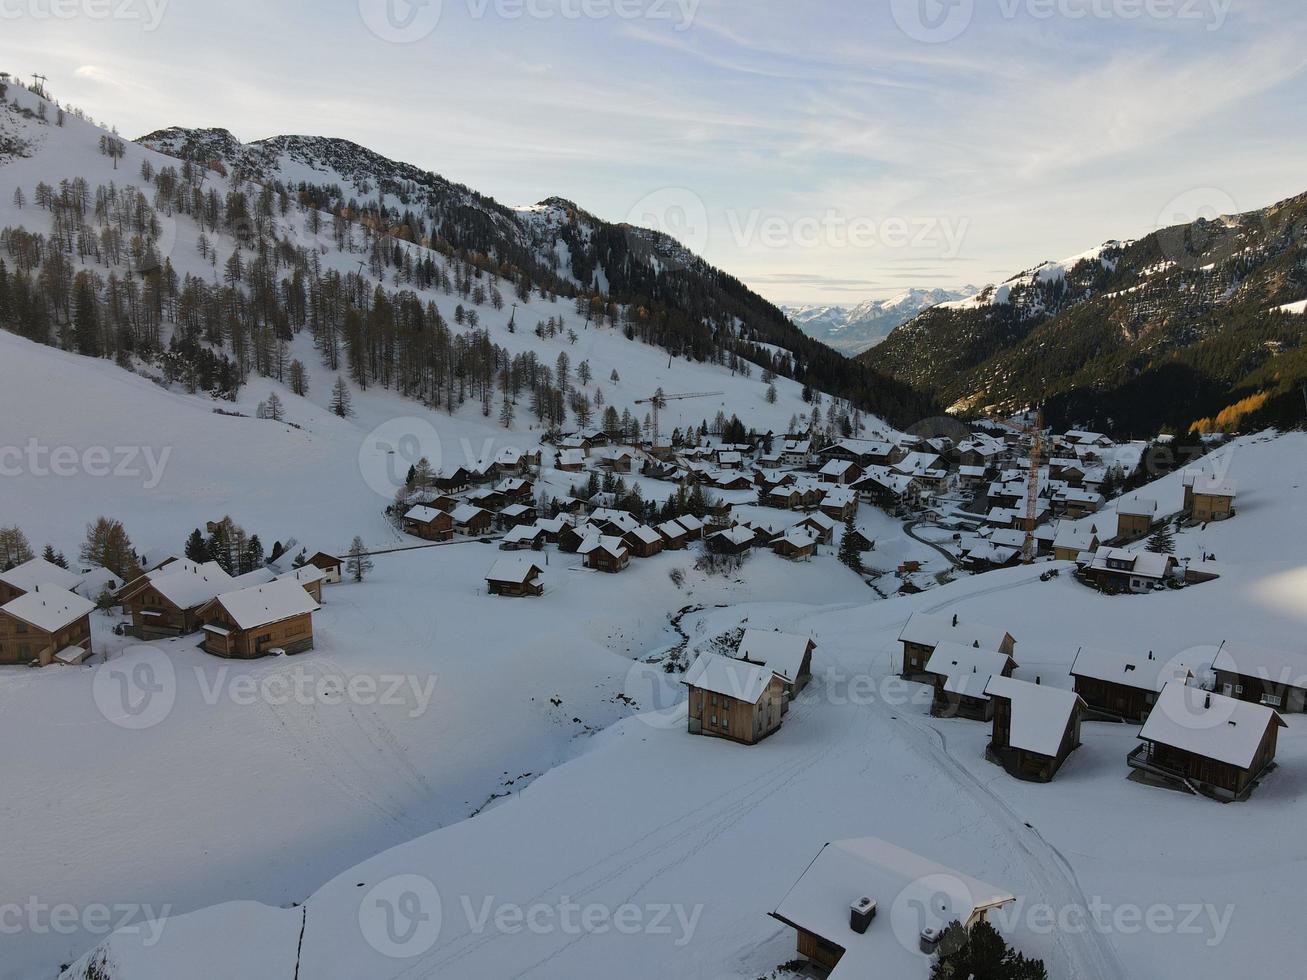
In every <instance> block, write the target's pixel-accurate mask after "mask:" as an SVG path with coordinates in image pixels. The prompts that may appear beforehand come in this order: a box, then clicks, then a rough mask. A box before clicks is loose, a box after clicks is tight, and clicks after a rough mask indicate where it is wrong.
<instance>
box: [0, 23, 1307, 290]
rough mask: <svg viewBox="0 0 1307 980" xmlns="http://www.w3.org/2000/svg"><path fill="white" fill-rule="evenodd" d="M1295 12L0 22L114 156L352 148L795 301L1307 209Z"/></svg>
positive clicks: (1003, 271) (15, 67) (1023, 263)
mask: <svg viewBox="0 0 1307 980" xmlns="http://www.w3.org/2000/svg"><path fill="white" fill-rule="evenodd" d="M1305 29H1307V9H1305V7H1304V5H1303V4H1301V3H1300V2H1298V0H1292V2H1285V0H827V2H818V0H812V2H808V3H797V2H794V0H697V2H696V0H443V2H441V0H425V2H424V3H410V2H409V0H222V2H221V3H213V2H210V0H0V69H3V70H8V71H10V72H12V73H14V74H17V75H28V74H30V73H31V72H33V71H40V72H42V73H44V74H45V75H47V76H49V79H50V87H51V89H52V92H53V94H54V95H56V96H57V97H59V98H61V99H63V100H64V101H67V102H70V103H72V104H74V105H77V106H80V107H82V108H83V109H85V110H86V111H87V112H89V113H90V114H91V115H92V116H94V117H95V118H96V119H98V120H102V121H104V122H107V123H111V124H113V125H116V126H117V127H118V129H119V131H120V132H122V133H123V134H125V135H127V136H131V137H135V136H140V135H143V134H144V133H147V132H149V131H151V130H154V129H157V128H161V127H164V126H170V125H185V126H223V127H226V128H228V129H230V130H232V131H233V132H234V133H235V134H236V135H237V136H238V137H240V138H241V139H243V140H254V139H259V138H261V137H266V136H273V135H277V134H281V133H309V134H320V135H330V136H340V137H345V138H348V139H352V140H355V141H357V142H359V143H363V144H366V145H367V146H369V147H371V148H373V149H375V150H377V151H378V152H381V153H383V154H385V155H387V156H391V157H395V158H399V159H402V160H406V161H411V162H413V163H416V164H419V165H421V166H423V167H427V168H430V169H432V170H435V171H436V172H438V173H441V174H443V175H445V176H447V177H449V178H452V179H454V180H458V181H460V182H463V183H466V184H469V185H470V186H472V187H474V188H476V189H478V190H480V191H483V192H485V193H488V194H490V195H492V196H494V197H495V198H497V199H499V200H500V201H503V202H504V203H507V204H527V203H531V202H535V201H538V200H540V199H542V198H545V197H548V196H552V195H561V196H564V197H567V198H570V199H572V200H574V201H576V202H577V203H578V204H580V205H581V206H583V207H585V208H586V209H588V210H590V211H593V212H594V213H596V214H598V215H599V216H601V217H603V218H607V219H610V220H634V221H638V222H639V223H642V224H651V225H655V226H658V227H661V228H663V229H664V230H667V231H670V232H672V233H674V234H677V235H678V237H680V238H682V240H684V241H686V242H687V244H690V245H691V246H692V247H694V248H695V249H696V250H698V251H700V252H702V253H704V254H705V255H706V256H707V257H708V258H709V259H710V260H712V261H714V262H715V263H717V264H718V265H720V266H722V267H724V268H725V269H727V270H728V271H730V272H732V273H734V274H735V275H737V276H739V277H740V278H742V279H744V280H745V281H746V282H748V283H749V284H750V285H752V286H754V287H755V288H756V289H758V290H759V291H760V292H762V293H763V294H764V295H766V296H768V297H769V298H771V299H773V300H775V301H777V302H782V303H842V304H851V303H856V302H860V301H862V300H864V299H867V298H871V297H885V296H889V295H892V294H894V293H896V292H898V291H901V290H902V289H904V288H907V287H909V286H923V287H930V286H946V287H953V286H960V285H963V284H967V283H974V284H977V285H984V284H986V283H989V282H996V281H1001V280H1002V279H1005V278H1007V276H1009V275H1011V274H1012V273H1014V272H1017V271H1020V270H1022V269H1025V268H1028V267H1029V266H1031V265H1034V264H1036V263H1037V262H1039V261H1040V260H1042V259H1046V258H1063V257H1065V256H1068V255H1073V254H1076V253H1078V252H1081V251H1083V250H1085V249H1087V248H1089V247H1091V246H1093V245H1096V244H1098V243H1099V242H1102V241H1104V240H1106V239H1109V238H1116V237H1133V236H1139V235H1141V234H1145V233H1147V232H1148V231H1149V230H1151V229H1153V228H1155V227H1157V226H1158V225H1159V223H1160V224H1165V223H1174V222H1176V221H1182V220H1190V219H1192V218H1193V217H1195V216H1197V215H1199V214H1212V213H1224V212H1230V211H1235V210H1248V209H1252V208H1256V207H1261V206H1264V205H1266V204H1269V203H1271V202H1273V201H1276V200H1279V199H1282V198H1284V197H1288V196H1291V195H1294V194H1298V193H1301V192H1303V191H1307V168H1304V166H1303V162H1304V159H1307V155H1305V154H1304V151H1305V150H1307V127H1304V126H1303V121H1304V106H1307V82H1305V81H1304V70H1305V69H1307V46H1305V45H1304V44H1303V43H1302V38H1303V36H1304V30H1305Z"/></svg>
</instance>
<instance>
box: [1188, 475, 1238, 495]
mask: <svg viewBox="0 0 1307 980" xmlns="http://www.w3.org/2000/svg"><path fill="white" fill-rule="evenodd" d="M1193 487H1194V493H1195V494H1198V495H1201V496H1204V497H1234V496H1235V488H1234V484H1233V483H1231V482H1230V481H1229V480H1218V479H1217V478H1216V477H1214V476H1200V477H1199V478H1198V479H1196V480H1194V484H1193Z"/></svg>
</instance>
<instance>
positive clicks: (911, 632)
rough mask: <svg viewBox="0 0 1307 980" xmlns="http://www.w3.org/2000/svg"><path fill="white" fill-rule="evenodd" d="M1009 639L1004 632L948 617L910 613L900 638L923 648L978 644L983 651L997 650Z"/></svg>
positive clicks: (993, 627)
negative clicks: (941, 644) (940, 645)
mask: <svg viewBox="0 0 1307 980" xmlns="http://www.w3.org/2000/svg"><path fill="white" fill-rule="evenodd" d="M1007 638H1008V633H1007V631H1006V630H1003V629H999V628H998V627H995V626H985V625H982V624H980V623H972V622H969V621H968V620H965V619H960V618H956V617H953V616H949V615H935V614H932V613H920V612H919V613H913V614H912V618H911V619H909V620H908V624H907V625H906V626H904V627H903V632H901V633H900V634H899V640H901V641H903V642H905V643H915V644H917V645H919V646H923V647H933V646H938V645H939V644H940V643H943V642H949V643H955V644H961V645H965V646H974V645H976V644H980V648H981V649H982V650H997V649H998V648H999V647H1001V646H1002V645H1003V643H1004V641H1005V640H1006V639H1007Z"/></svg>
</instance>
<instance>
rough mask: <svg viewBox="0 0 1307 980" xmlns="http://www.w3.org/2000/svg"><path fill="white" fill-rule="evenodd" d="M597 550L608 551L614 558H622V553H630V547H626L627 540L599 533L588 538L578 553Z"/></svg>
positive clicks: (583, 553)
mask: <svg viewBox="0 0 1307 980" xmlns="http://www.w3.org/2000/svg"><path fill="white" fill-rule="evenodd" d="M595 551H606V552H607V553H608V554H609V555H611V556H612V557H613V558H621V557H622V555H625V554H629V553H630V549H629V548H627V547H626V542H625V541H623V540H622V539H621V538H615V537H611V536H609V535H606V534H599V535H596V536H595V537H592V538H588V539H586V542H585V543H584V544H583V545H581V547H580V548H578V549H577V554H580V555H588V554H590V553H591V552H595Z"/></svg>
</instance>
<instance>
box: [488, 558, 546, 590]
mask: <svg viewBox="0 0 1307 980" xmlns="http://www.w3.org/2000/svg"><path fill="white" fill-rule="evenodd" d="M540 572H541V569H540V566H539V565H537V564H536V563H535V562H533V561H531V560H530V559H529V558H501V559H499V561H497V562H495V564H494V565H493V566H492V567H491V569H490V571H488V572H486V581H487V582H511V583H513V584H514V585H525V584H526V583H528V582H530V581H532V580H533V579H534V578H535V577H536V576H537V575H539V574H540Z"/></svg>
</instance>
